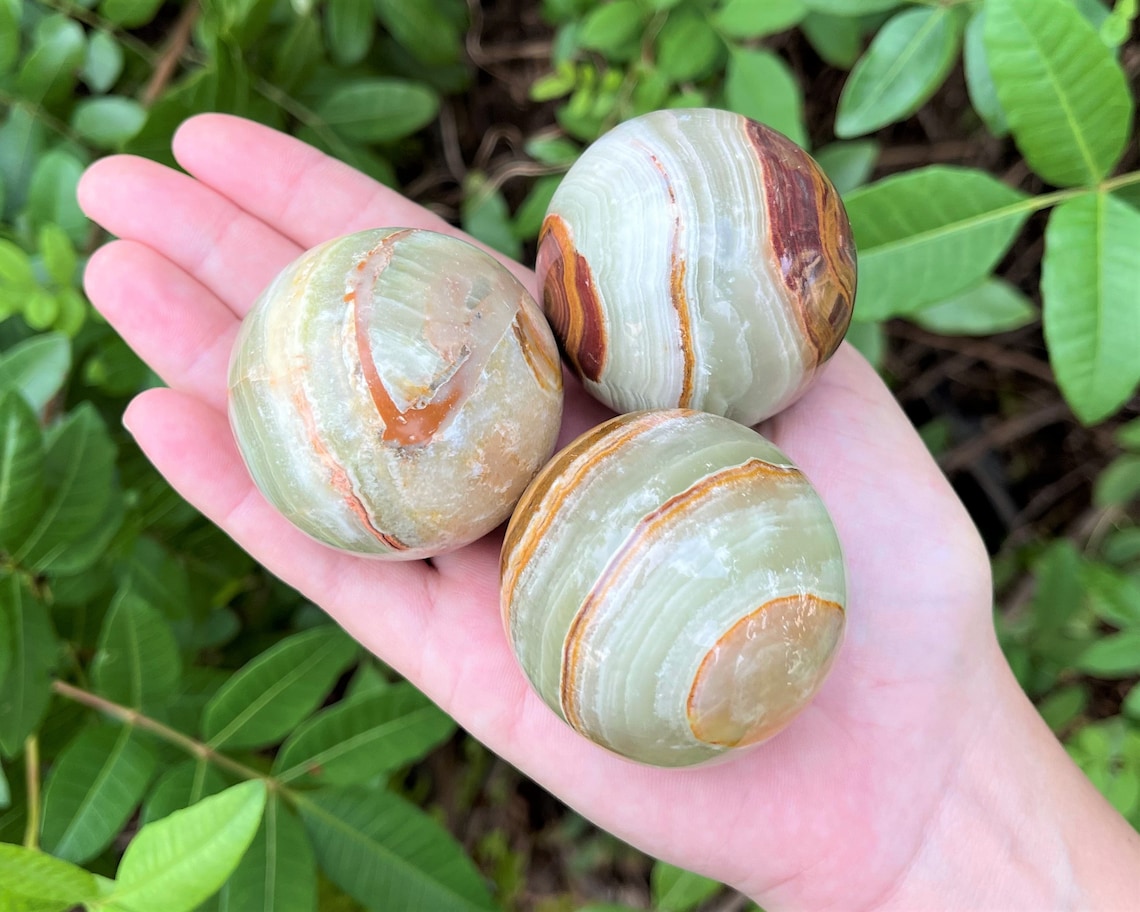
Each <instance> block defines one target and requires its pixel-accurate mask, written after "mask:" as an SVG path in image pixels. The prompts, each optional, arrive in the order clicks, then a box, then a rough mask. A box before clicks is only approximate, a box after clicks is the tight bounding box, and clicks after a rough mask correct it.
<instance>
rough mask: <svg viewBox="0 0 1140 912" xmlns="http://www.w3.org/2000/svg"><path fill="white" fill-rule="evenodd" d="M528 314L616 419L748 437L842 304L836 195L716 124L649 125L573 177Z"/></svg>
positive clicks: (831, 340) (799, 153) (547, 233)
mask: <svg viewBox="0 0 1140 912" xmlns="http://www.w3.org/2000/svg"><path fill="white" fill-rule="evenodd" d="M537 272H538V280H539V287H540V288H541V289H542V297H543V306H544V309H545V311H546V315H547V317H548V318H549V319H550V322H551V325H552V326H553V328H554V331H555V334H556V335H557V336H558V337H559V341H560V343H561V347H562V350H563V354H564V355H565V357H566V360H567V362H568V363H569V364H570V366H571V367H572V369H573V370H574V371H575V372H576V373H577V374H578V376H579V377H580V378H581V379H582V382H583V384H584V385H585V387H586V389H587V390H589V391H590V393H591V394H593V395H594V396H595V397H596V398H598V399H600V400H601V401H602V402H604V403H605V404H607V405H609V406H610V407H611V408H613V409H614V410H616V411H618V412H628V411H634V410H637V409H650V408H674V407H682V408H694V409H700V410H702V411H707V412H714V413H715V414H718V415H725V416H727V417H729V418H732V419H733V420H735V421H739V422H741V423H742V424H747V425H753V424H755V423H757V422H758V421H761V420H763V419H764V418H767V417H768V416H770V415H774V414H775V413H776V412H778V411H780V410H782V409H784V408H786V407H787V406H788V405H790V404H791V403H792V402H794V401H795V399H796V398H797V397H799V396H800V395H801V394H802V393H803V392H804V390H805V389H806V388H807V386H808V384H809V383H810V381H811V379H812V378H813V377H814V376H815V375H816V373H817V371H818V370H819V368H820V366H821V365H822V364H823V363H824V362H825V361H827V359H828V358H830V357H831V355H832V354H833V353H834V351H835V350H836V348H837V347H838V346H839V343H840V342H841V341H842V339H843V335H844V333H845V332H846V330H847V326H848V324H849V323H850V320H851V312H852V307H853V304H854V300H855V246H854V242H853V240H852V235H851V227H850V225H849V223H848V221H847V214H846V212H845V211H844V208H843V202H842V201H841V200H840V197H839V193H838V192H837V191H836V189H835V187H834V186H832V183H831V181H830V180H828V178H827V176H826V175H825V174H824V173H823V171H822V170H821V169H820V168H819V166H818V165H817V164H816V163H815V162H814V161H813V160H812V158H811V157H810V156H809V155H808V154H807V153H806V152H804V151H803V150H802V149H801V148H799V146H797V145H796V144H795V143H793V142H792V141H791V140H789V139H788V138H787V137H785V136H783V135H782V134H780V133H777V132H776V131H774V130H771V129H769V128H768V127H765V126H764V125H762V124H759V123H757V122H755V121H753V120H749V119H748V118H747V117H742V116H741V115H739V114H732V113H729V112H727V111H718V110H712V109H703V108H698V109H688V110H668V111H655V112H653V113H651V114H646V115H643V116H641V117H637V118H634V119H633V120H630V121H627V122H625V123H623V124H621V125H620V126H618V127H616V128H615V129H613V130H611V131H610V132H609V133H607V134H605V135H604V136H602V137H601V138H600V139H599V140H598V141H597V142H595V143H594V144H593V145H592V146H590V147H589V148H588V149H587V150H586V151H585V152H584V153H583V154H582V156H581V157H580V158H579V159H578V161H576V162H575V163H574V165H573V166H572V167H571V168H570V170H569V172H567V174H566V176H565V177H564V178H563V180H562V182H561V184H559V187H558V189H557V191H556V192H555V194H554V197H553V199H552V200H551V203H550V207H549V209H548V210H547V215H546V218H545V220H544V222H543V226H542V231H541V234H540V237H539V250H538V263H537Z"/></svg>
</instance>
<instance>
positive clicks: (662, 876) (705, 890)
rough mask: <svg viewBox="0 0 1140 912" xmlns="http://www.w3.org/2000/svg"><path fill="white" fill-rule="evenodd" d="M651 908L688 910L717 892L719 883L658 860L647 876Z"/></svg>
mask: <svg viewBox="0 0 1140 912" xmlns="http://www.w3.org/2000/svg"><path fill="white" fill-rule="evenodd" d="M649 883H650V887H651V888H652V891H653V908H654V909H655V910H658V912H689V910H691V909H695V908H696V907H697V906H699V905H700V904H701V903H703V902H704V901H705V900H706V899H708V898H709V897H711V896H713V895H715V894H716V893H719V892H720V890H721V889H722V888H721V885H720V884H719V883H718V882H717V881H715V880H710V879H709V878H707V877H702V876H701V875H700V874H694V873H692V872H691V871H685V870H683V869H682V868H675V867H673V865H670V864H665V862H663V861H658V862H656V863H655V864H654V865H653V870H652V871H651V872H650V877H649Z"/></svg>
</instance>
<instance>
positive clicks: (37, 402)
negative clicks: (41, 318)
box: [0, 333, 71, 412]
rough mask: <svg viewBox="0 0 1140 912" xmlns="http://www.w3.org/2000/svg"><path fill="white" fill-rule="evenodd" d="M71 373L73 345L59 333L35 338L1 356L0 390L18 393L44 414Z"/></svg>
mask: <svg viewBox="0 0 1140 912" xmlns="http://www.w3.org/2000/svg"><path fill="white" fill-rule="evenodd" d="M70 370H71V343H70V342H68V340H67V337H66V336H63V335H60V334H59V333H43V334H41V335H38V336H32V337H31V338H30V339H27V340H26V341H24V342H20V343H19V344H18V345H13V346H12V347H11V348H10V349H8V350H7V351H6V352H4V354H3V355H0V388H6V389H12V388H15V389H17V390H19V392H20V394H21V395H22V396H23V397H24V399H25V400H26V401H27V403H28V405H30V406H31V407H32V409H33V410H34V411H36V412H42V411H43V410H44V409H45V408H46V407H47V404H48V403H49V402H50V401H51V400H52V399H54V398H55V396H56V394H57V393H58V392H59V391H60V389H61V388H62V387H63V384H64V383H65V382H66V380H67V374H68V371H70Z"/></svg>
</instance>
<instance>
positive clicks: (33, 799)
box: [24, 735, 40, 849]
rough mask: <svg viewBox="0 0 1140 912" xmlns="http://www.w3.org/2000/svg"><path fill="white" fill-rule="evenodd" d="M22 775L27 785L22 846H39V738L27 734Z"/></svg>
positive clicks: (30, 847) (34, 847) (36, 847)
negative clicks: (26, 808) (26, 817)
mask: <svg viewBox="0 0 1140 912" xmlns="http://www.w3.org/2000/svg"><path fill="white" fill-rule="evenodd" d="M24 776H25V781H26V782H27V785H28V822H27V824H26V825H25V826H24V847H25V848H28V849H38V848H39V847H40V739H39V737H38V736H36V735H28V737H27V739H26V740H25V741H24Z"/></svg>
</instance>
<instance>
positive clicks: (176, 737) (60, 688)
mask: <svg viewBox="0 0 1140 912" xmlns="http://www.w3.org/2000/svg"><path fill="white" fill-rule="evenodd" d="M51 687H52V690H54V691H55V692H56V693H57V694H59V695H60V696H61V697H63V698H65V699H67V700H73V701H74V702H76V703H81V704H82V705H84V706H87V707H90V708H91V709H95V710H98V711H99V712H101V713H105V714H106V715H108V716H111V717H112V718H114V719H118V720H119V721H120V722H122V723H124V724H125V725H133V726H135V727H136V728H140V729H142V730H144V731H148V732H150V733H151V734H153V735H157V736H158V737H159V738H161V739H162V740H163V741H167V742H169V743H171V744H173V745H175V746H176V747H180V748H182V750H184V751H186V753H188V754H190V755H192V756H194V757H197V758H199V759H201V760H206V761H209V762H210V763H213V764H214V765H216V766H220V767H221V768H222V769H225V770H229V771H230V772H231V773H233V774H235V775H237V776H240V777H241V778H243V779H261V780H263V781H264V782H265V784H266V785H267V786H268V787H269V788H271V789H280V784H279V783H278V782H277V781H276V780H275V779H273V778H272V777H269V776H266V775H265V774H264V773H261V772H259V771H258V770H255V769H254V768H253V767H252V766H246V765H245V764H244V763H239V762H238V761H237V760H234V759H232V758H230V757H227V756H226V755H225V754H220V753H218V752H217V751H216V750H214V748H212V747H210V746H209V745H208V744H205V743H203V742H202V741H199V740H197V739H196V738H191V737H190V736H189V735H184V734H182V732H180V731H176V730H175V729H173V728H171V727H170V726H169V725H164V724H163V723H161V722H159V721H158V720H157V719H152V718H151V717H150V716H148V715H145V714H144V713H141V712H139V711H138V710H137V709H132V708H131V707H129V706H123V705H122V704H120V703H115V702H113V701H111V700H108V699H107V698H106V697H101V696H99V695H98V694H93V693H91V692H90V691H87V690H83V689H82V688H80V687H76V686H75V685H73V684H68V683H67V682H66V681H53V682H52V685H51Z"/></svg>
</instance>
